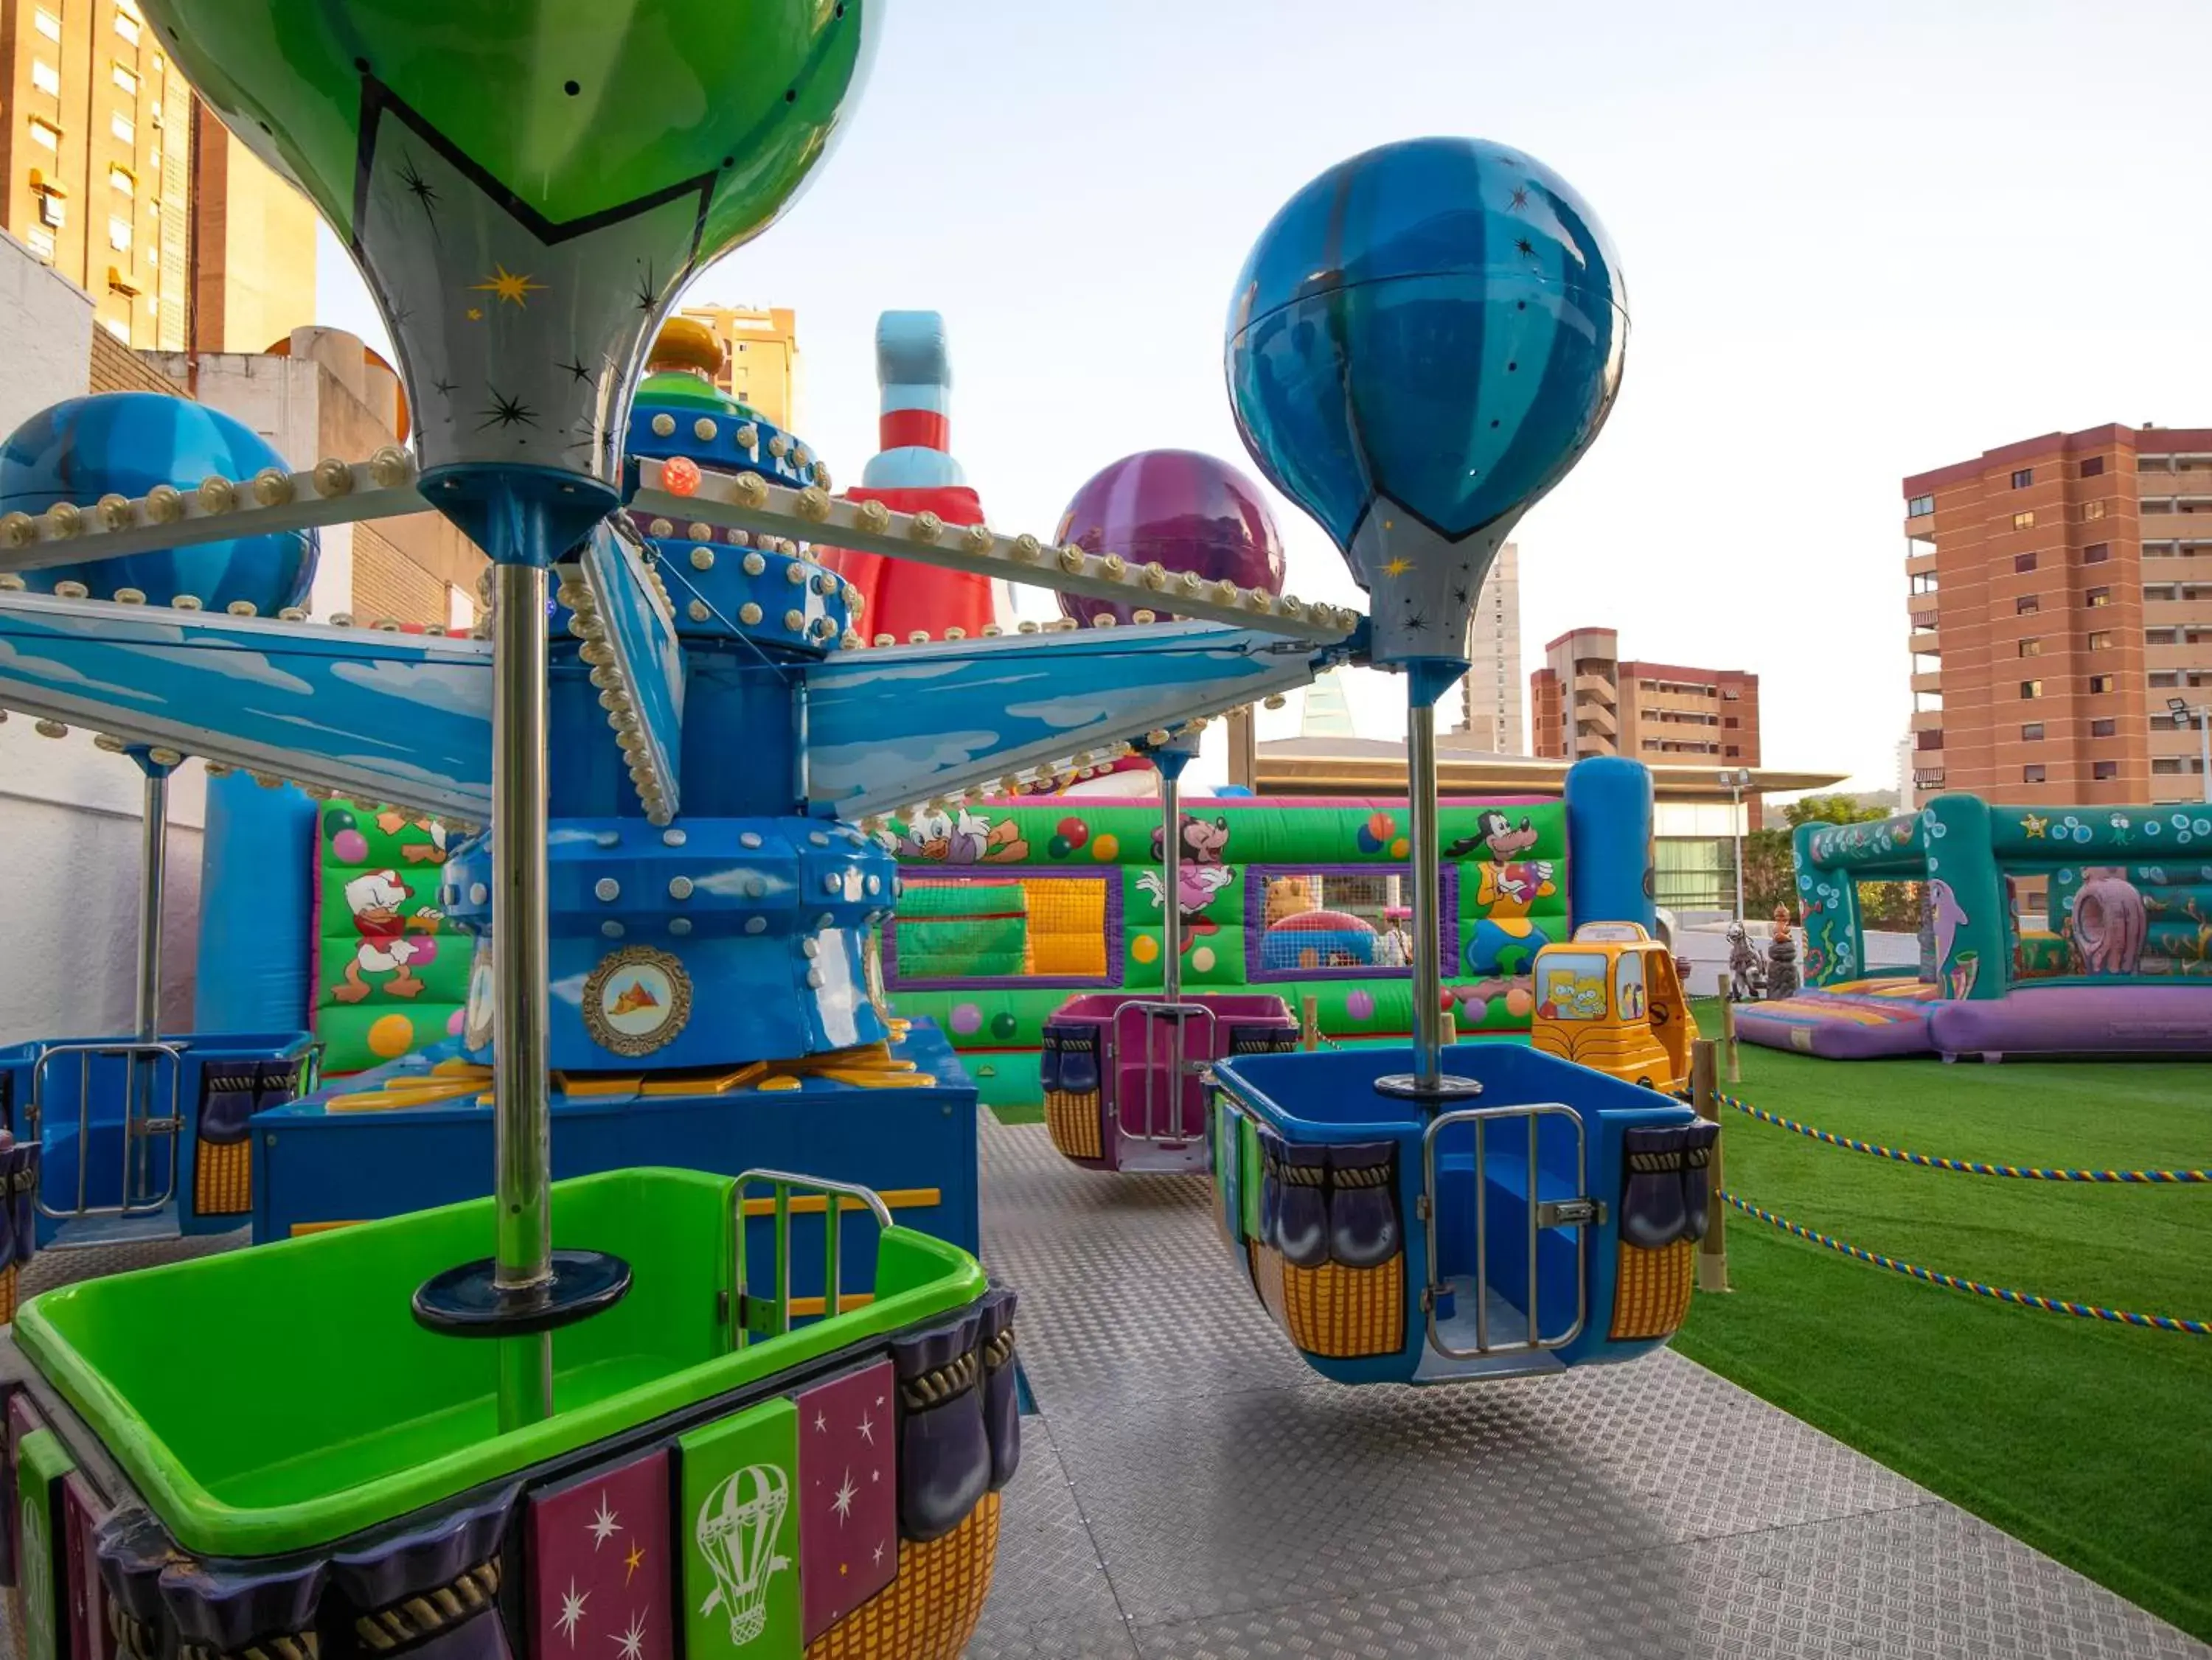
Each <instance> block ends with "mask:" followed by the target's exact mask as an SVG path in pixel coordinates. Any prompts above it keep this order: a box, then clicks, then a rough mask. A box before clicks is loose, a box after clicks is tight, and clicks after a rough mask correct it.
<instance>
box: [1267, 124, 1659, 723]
mask: <svg viewBox="0 0 2212 1660" xmlns="http://www.w3.org/2000/svg"><path fill="white" fill-rule="evenodd" d="M1627 342H1628V312H1627V308H1626V295H1625V294H1624V291H1623V289H1622V287H1621V279H1620V265H1619V263H1618V261H1617V260H1616V259H1615V257H1614V256H1613V247H1612V244H1611V243H1610V241H1609V240H1608V239H1607V237H1606V234H1605V232H1604V231H1603V230H1602V229H1601V227H1600V226H1599V225H1598V222H1597V219H1596V216H1595V215H1594V214H1592V213H1591V211H1590V210H1589V207H1588V206H1587V205H1586V204H1585V203H1583V199H1582V198H1581V197H1579V196H1577V194H1576V193H1575V191H1574V190H1573V189H1572V187H1571V186H1570V185H1568V184H1567V183H1566V181H1565V179H1561V178H1560V177H1559V175H1558V174H1557V173H1553V171H1552V170H1551V169H1550V168H1548V167H1545V166H1544V165H1543V164H1542V163H1541V162H1539V161H1534V159H1532V158H1531V157H1529V156H1528V155H1526V154H1522V152H1520V151H1518V150H1515V149H1510V148H1506V147H1505V146H1503V145H1499V144H1493V143H1491V142H1487V141H1486V140H1483V139H1477V138H1417V139H1408V140H1406V141H1404V142H1399V143H1395V144H1385V145H1383V146H1381V147H1380V148H1376V149H1371V150H1369V151H1367V152H1366V153H1365V154H1361V155H1357V156H1353V157H1352V159H1350V160H1349V161H1343V162H1340V163H1339V164H1338V165H1337V166H1335V167H1331V168H1330V169H1329V170H1328V172H1327V173H1322V175H1321V176H1320V177H1319V178H1318V179H1315V180H1314V181H1313V182H1312V183H1310V184H1309V185H1306V186H1305V187H1304V189H1303V190H1301V191H1298V193H1297V195H1296V196H1294V197H1291V200H1290V201H1289V202H1288V203H1286V204H1285V206H1284V207H1283V209H1282V210H1281V211H1280V212H1279V213H1278V214H1277V215H1275V217H1274V219H1273V221H1271V222H1270V223H1269V225H1268V226H1267V229H1266V230H1265V231H1263V232H1262V233H1261V236H1260V239H1259V241H1258V243H1257V244H1256V245H1255V246H1254V247H1253V250H1252V252H1251V255H1250V257H1249V258H1248V259H1247V260H1246V261H1245V264H1244V270H1243V274H1242V275H1241V276H1239V277H1238V278H1237V292H1236V295H1235V298H1234V300H1232V302H1231V307H1230V315H1229V328H1228V343H1227V357H1228V365H1227V367H1228V378H1229V392H1230V399H1231V403H1232V404H1233V405H1234V407H1235V409H1236V415H1237V427H1238V431H1239V432H1240V433H1241V434H1242V436H1243V439H1244V444H1245V447H1246V448H1247V449H1248V450H1249V451H1251V454H1252V457H1253V459H1254V460H1255V462H1257V463H1258V464H1259V465H1260V467H1261V470H1263V471H1264V472H1265V473H1266V474H1267V477H1268V479H1269V481H1270V482H1273V484H1274V485H1275V486H1276V488H1279V489H1280V490H1281V491H1282V492H1283V493H1284V494H1285V495H1287V496H1289V497H1290V498H1291V500H1294V501H1296V502H1297V504H1298V505H1299V506H1302V507H1304V509H1305V510H1306V512H1309V513H1310V514H1311V515H1312V516H1313V517H1314V518H1316V520H1318V521H1319V522H1320V524H1322V528H1323V529H1325V530H1328V533H1329V535H1330V536H1331V537H1333V538H1334V541H1335V542H1336V544H1337V547H1338V548H1340V550H1341V551H1342V553H1343V554H1344V557H1345V561H1346V564H1348V565H1349V566H1351V567H1352V574H1353V576H1354V577H1356V578H1357V579H1358V582H1359V585H1360V586H1361V587H1362V588H1364V589H1365V590H1366V591H1367V593H1368V596H1369V608H1370V614H1371V617H1372V624H1371V633H1370V651H1371V653H1372V656H1373V659H1374V661H1375V663H1376V664H1377V665H1378V666H1381V667H1384V668H1394V669H1395V668H1403V669H1407V672H1408V675H1409V678H1410V682H1411V685H1410V688H1409V695H1410V696H1411V697H1412V699H1413V701H1414V702H1415V703H1416V704H1426V703H1433V702H1434V701H1435V700H1436V699H1437V697H1438V696H1440V695H1441V694H1443V691H1444V690H1445V689H1446V688H1449V686H1450V685H1451V683H1452V682H1454V681H1455V680H1457V679H1458V678H1459V677H1460V676H1462V675H1463V674H1464V673H1466V672H1467V668H1468V660H1467V656H1466V651H1467V644H1466V642H1467V633H1468V620H1469V618H1470V616H1471V615H1472V612H1473V608H1474V600H1475V597H1476V596H1477V594H1479V593H1480V591H1481V587H1482V580H1483V578H1484V576H1485V575H1486V573H1488V571H1489V569H1490V566H1491V563H1492V560H1494V559H1495V558H1496V556H1497V553H1498V548H1499V547H1500V546H1501V545H1502V544H1503V543H1504V542H1505V540H1506V539H1507V538H1508V537H1509V536H1510V535H1511V534H1512V531H1513V528H1514V526H1515V524H1517V523H1518V522H1519V520H1520V518H1521V516H1522V514H1523V513H1524V512H1527V511H1528V508H1529V507H1530V506H1532V505H1533V504H1534V502H1535V501H1536V500H1538V499H1539V498H1540V497H1541V496H1542V495H1543V494H1545V493H1546V492H1547V491H1548V490H1549V489H1550V488H1552V487H1553V485H1555V484H1557V483H1558V482H1559V480H1560V479H1561V478H1563V477H1565V476H1566V473H1567V470H1568V469H1569V468H1571V467H1572V466H1573V465H1574V463H1575V462H1576V461H1577V459H1578V458H1579V457H1581V455H1582V453H1583V450H1584V448H1586V447H1587V446H1588V445H1589V442H1590V440H1591V439H1594V438H1595V437H1596V435H1597V433H1598V429H1599V428H1600V427H1601V426H1603V425H1604V423H1605V418H1606V416H1607V414H1608V413H1609V412H1610V410H1611V409H1612V407H1613V398H1614V396H1615V395H1616V393H1617V392H1618V391H1619V389H1620V370H1621V363H1622V360H1623V357H1624V355H1625V354H1626V348H1627Z"/></svg>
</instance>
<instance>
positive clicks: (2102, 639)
mask: <svg viewBox="0 0 2212 1660" xmlns="http://www.w3.org/2000/svg"><path fill="white" fill-rule="evenodd" d="M2089 649H2090V650H2091V651H2111V650H2112V630H2111V629H2109V628H2100V629H2098V630H2096V632H2094V633H2092V634H2091V635H2090V636H2089Z"/></svg>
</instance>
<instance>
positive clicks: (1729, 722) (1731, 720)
mask: <svg viewBox="0 0 2212 1660" xmlns="http://www.w3.org/2000/svg"><path fill="white" fill-rule="evenodd" d="M1721 724H1722V725H1723V726H1725V727H1727V728H1729V729H1730V730H1734V729H1735V727H1736V726H1738V725H1740V724H1741V722H1739V721H1738V720H1737V719H1736V718H1735V716H1734V715H1724V716H1723V717H1722V718H1721Z"/></svg>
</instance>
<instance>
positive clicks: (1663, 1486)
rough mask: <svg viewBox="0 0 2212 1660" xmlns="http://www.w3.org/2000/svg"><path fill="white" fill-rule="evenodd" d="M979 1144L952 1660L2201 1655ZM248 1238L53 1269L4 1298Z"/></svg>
mask: <svg viewBox="0 0 2212 1660" xmlns="http://www.w3.org/2000/svg"><path fill="white" fill-rule="evenodd" d="M981 1141H982V1151H983V1164H984V1167H983V1181H984V1185H983V1246H984V1254H985V1257H986V1260H987V1263H988V1265H989V1267H990V1269H991V1271H992V1272H993V1273H994V1274H995V1275H1000V1276H1001V1277H1003V1278H1005V1279H1006V1280H1008V1281H1011V1282H1012V1284H1013V1285H1015V1286H1016V1287H1018V1288H1019V1289H1020V1290H1021V1292H1022V1293H1023V1297H1022V1307H1021V1316H1020V1330H1021V1356H1022V1363H1023V1366H1024V1370H1025V1371H1026V1372H1027V1373H1028V1376H1029V1380H1030V1384H1031V1386H1032V1387H1033V1389H1034V1390H1035V1392H1036V1399H1037V1406H1038V1412H1039V1415H1037V1416H1034V1417H1030V1418H1025V1419H1024V1420H1023V1422H1022V1465H1021V1470H1020V1473H1019V1474H1018V1475H1017V1476H1016V1477H1015V1479H1014V1482H1013V1485H1012V1487H1010V1488H1009V1489H1008V1492H1007V1495H1006V1510H1005V1512H1004V1520H1003V1523H1002V1524H1001V1533H1000V1546H999V1565H998V1569H997V1572H996V1574H995V1576H994V1582H993V1586H992V1591H991V1598H990V1601H989V1602H988V1603H987V1605H986V1606H985V1608H984V1610H983V1619H982V1624H981V1627H980V1628H979V1629H978V1631H977V1632H976V1634H975V1641H974V1642H973V1643H972V1644H970V1645H969V1650H968V1653H969V1657H970V1660H1000V1657H1006V1660H1066V1657H1084V1660H1088V1657H1094V1656H1097V1657H1109V1656H1110V1657H1115V1660H1153V1657H1192V1660H1276V1657H1298V1660H1334V1657H1339V1656H1344V1657H1356V1660H1383V1657H1390V1656H1398V1655H1407V1656H1434V1657H1439V1660H1441V1657H1451V1660H1463V1657H1468V1656H1473V1655H1482V1656H1486V1657H1492V1656H1494V1657H1498V1660H1523V1657H1538V1656H1541V1657H1553V1656H1592V1657H1599V1656H1602V1657H1605V1660H1647V1657H1648V1660H1661V1657H1666V1660H1673V1657H1678V1656H1680V1657H1692V1656H1697V1657H1703V1656H1718V1657H1729V1660H1738V1657H1741V1660H1768V1657H1801V1656H1802V1657H1820V1660H1827V1657H1837V1660H1842V1657H1851V1660H1865V1657H1912V1660H1920V1657H1926V1660H1953V1657H1968V1656H1972V1657H1986V1660H2033V1657H2045V1656H2048V1657H2053V1660H2057V1657H2067V1660H2107V1657H2109V1660H2122V1657H2126V1660H2185V1657H2197V1660H2212V1649H2208V1648H2207V1647H2205V1646H2204V1645H2202V1644H2199V1643H2197V1642H2195V1641H2194V1640H2192V1639H2190V1638H2188V1637H2186V1636H2185V1635H2184V1634H2182V1633H2180V1632H2178V1631H2176V1630H2174V1629H2173V1628H2172V1627H2170V1626H2167V1625H2166V1624H2164V1623H2162V1622H2161V1621H2157V1620H2155V1619H2153V1618H2152V1617H2151V1616H2150V1615H2148V1614H2145V1613H2143V1612H2142V1610H2141V1609H2136V1608H2135V1607H2133V1606H2132V1605H2130V1603H2127V1602H2123V1601H2121V1600H2120V1599H2119V1598H2118V1597H2117V1596H2113V1595H2112V1593H2111V1592H2109V1591H2107V1590H2103V1589H2101V1588H2100V1587H2099V1586H2097V1585H2094V1584H2091V1583H2090V1582H2089V1581H2088V1580H2087V1579H2084V1578H2081V1575H2079V1574H2077V1573H2075V1572H2072V1571H2071V1570H2069V1569H2067V1568H2064V1567H2062V1566H2059V1565H2058V1564H2057V1563H2056V1562H2053V1561H2051V1560H2050V1559H2049V1558H2048V1557H2045V1556H2043V1555H2041V1554H2039V1553H2037V1552H2035V1551H2033V1550H2030V1549H2029V1548H2027V1546H2025V1545H2023V1544H2021V1543H2020V1542H2018V1541H2017V1540H2015V1539H2012V1538H2010V1537H2008V1536H2007V1535H2005V1534H2003V1533H2002V1532H2000V1531H1998V1530H1996V1529H1995V1528H1993V1527H1991V1526H1990V1525H1989V1524H1987V1523H1984V1522H1982V1521H1979V1520H1978V1519H1976V1518H1973V1517H1972V1516H1969V1515H1967V1514H1966V1512H1963V1511H1961V1510H1960V1509H1958V1508H1957V1507H1956V1506H1953V1505H1950V1504H1948V1503H1946V1502H1945V1501H1943V1500H1942V1499H1937V1498H1936V1497H1935V1495H1933V1494H1932V1493H1928V1492H1927V1491H1926V1490H1924V1489H1923V1488H1921V1487H1916V1486H1914V1485H1913V1484H1912V1483H1911V1482H1910V1481H1905V1479H1904V1478H1903V1477H1901V1476H1899V1475H1893V1474H1892V1473H1891V1472H1890V1471H1888V1470H1887V1469H1883V1468H1882V1467H1881V1465H1879V1464H1877V1463H1874V1462H1873V1461H1872V1460H1871V1459H1869V1458H1865V1457H1861V1456H1860V1455H1859V1454H1857V1453H1856V1452H1853V1451H1851V1450H1850V1448H1848V1447H1845V1446H1844V1445H1842V1444H1841V1443H1839V1442H1837V1441H1833V1440H1831V1439H1829V1438H1828V1437H1826V1436H1825V1435H1822V1434H1820V1433H1819V1432H1817V1431H1815V1430H1813V1429H1810V1428H1808V1427H1806V1426H1805V1425H1803V1424H1801V1423H1799V1422H1798V1421H1796V1419H1794V1418H1792V1417H1790V1415H1787V1414H1786V1413H1784V1412H1781V1411H1779V1410H1778V1409H1775V1408H1773V1407H1770V1406H1768V1405H1766V1404H1765V1403H1764V1402H1762V1401H1759V1400H1758V1399H1756V1398H1755V1397H1753V1396H1750V1395H1747V1394H1746V1393H1744V1392H1743V1391H1742V1390H1739V1389H1737V1388H1736V1387H1735V1385H1734V1384H1729V1383H1726V1382H1724V1381H1723V1380H1722V1379H1721V1378H1717V1377H1715V1376H1714V1375H1713V1374H1712V1373H1711V1372H1706V1371H1705V1370H1704V1369H1703V1368H1702V1367H1699V1366H1694V1365H1692V1363H1691V1362H1689V1361H1687V1360H1683V1359H1682V1358H1681V1357H1680V1355H1676V1354H1660V1355H1656V1356H1653V1357H1651V1358H1650V1359H1648V1360H1642V1361H1638V1362H1636V1363H1635V1364H1633V1365H1630V1366H1605V1367H1598V1368H1585V1369H1583V1370H1581V1371H1577V1372H1569V1373H1567V1374H1565V1376H1562V1377H1558V1378H1524V1379H1516V1380H1513V1381H1510V1382H1504V1383H1496V1384H1467V1385H1461V1386H1458V1387H1454V1388H1444V1389H1431V1390H1407V1389H1366V1390H1352V1389H1343V1388H1340V1387H1338V1386H1337V1385H1335V1384H1329V1383H1327V1382H1325V1381H1323V1380H1322V1379H1321V1378H1317V1377H1316V1375H1315V1374H1314V1373H1312V1372H1310V1371H1308V1370H1307V1369H1306V1367H1305V1366H1304V1365H1303V1364H1302V1363H1301V1362H1299V1361H1298V1360H1296V1359H1295V1358H1293V1357H1292V1355H1291V1351H1290V1347H1289V1344H1288V1342H1286V1341H1285V1338H1284V1337H1283V1336H1282V1335H1281V1334H1280V1333H1279V1331H1277V1330H1275V1328H1274V1327H1273V1325H1272V1324H1269V1322H1268V1321H1267V1317H1266V1316H1265V1315H1264V1314H1263V1313H1262V1312H1261V1311H1260V1309H1259V1308H1258V1306H1256V1304H1255V1301H1254V1300H1253V1299H1252V1297H1251V1296H1250V1295H1249V1293H1248V1292H1247V1291H1246V1290H1245V1289H1244V1287H1243V1286H1241V1285H1240V1284H1239V1283H1238V1281H1237V1277H1236V1275H1235V1273H1234V1271H1233V1269H1231V1266H1230V1264H1229V1263H1228V1262H1227V1260H1226V1256H1225V1251H1223V1248H1222V1246H1221V1243H1220V1240H1219V1239H1218V1236H1217V1235H1216V1234H1215V1233H1214V1231H1213V1226H1212V1221H1211V1219H1210V1218H1209V1216H1208V1214H1207V1211H1206V1184H1205V1183H1204V1181H1203V1180H1202V1179H1200V1178H1194V1177H1187V1176H1120V1177H1117V1176H1107V1175H1100V1174H1097V1173H1094V1172H1086V1171H1081V1170H1077V1169H1075V1168H1074V1167H1073V1166H1070V1165H1068V1164H1066V1163H1065V1162H1064V1161H1062V1160H1060V1158H1059V1156H1058V1155H1057V1154H1054V1152H1053V1151H1052V1148H1051V1144H1050V1142H1048V1141H1047V1139H1046V1136H1045V1132H1044V1130H1043V1128H1042V1126H1041V1125H1034V1124H1030V1125H1023V1126H1020V1127H1012V1128H1010V1127H1006V1126H1003V1125H1000V1124H999V1123H998V1122H997V1121H996V1120H995V1119H994V1118H992V1117H991V1116H990V1115H989V1114H988V1113H985V1114H984V1115H983V1124H982V1129H981ZM245 1239H246V1235H245V1234H244V1233H234V1234H226V1235H222V1236H220V1237H217V1238H210V1239H192V1240H168V1241H164V1242H160V1243H152V1244H146V1243H140V1244H130V1245H101V1246H97V1247H94V1248H89V1249H85V1250H81V1251H46V1252H41V1253H40V1256H39V1257H37V1258H36V1260H35V1261H34V1262H33V1264H32V1266H31V1269H30V1270H29V1271H28V1273H27V1274H26V1275H25V1276H24V1284H23V1287H22V1290H23V1293H24V1294H25V1295H28V1294H30V1293H33V1292H35V1291H42V1290H46V1289H47V1288H49V1287H53V1286H57V1285H64V1284H67V1283H69V1282H70V1281H75V1280H80V1279H85V1278H88V1277H90V1276H92V1275H98V1274H108V1273H114V1272H116V1271H118V1270H119V1269H130V1268H144V1267H148V1266H150V1265H151V1264H152V1263H157V1262H173V1261H176V1260H179V1258H182V1257H193V1256H200V1255H204V1254H205V1253H207V1252H209V1251H220V1250H224V1249H228V1248H230V1247H233V1246H235V1245H241V1244H243V1243H244V1242H245ZM9 1648H10V1644H9V1637H8V1633H7V1631H6V1628H5V1627H4V1625H0V1660H13V1657H12V1655H10V1654H9Z"/></svg>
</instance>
